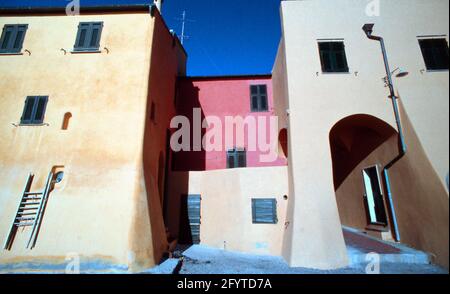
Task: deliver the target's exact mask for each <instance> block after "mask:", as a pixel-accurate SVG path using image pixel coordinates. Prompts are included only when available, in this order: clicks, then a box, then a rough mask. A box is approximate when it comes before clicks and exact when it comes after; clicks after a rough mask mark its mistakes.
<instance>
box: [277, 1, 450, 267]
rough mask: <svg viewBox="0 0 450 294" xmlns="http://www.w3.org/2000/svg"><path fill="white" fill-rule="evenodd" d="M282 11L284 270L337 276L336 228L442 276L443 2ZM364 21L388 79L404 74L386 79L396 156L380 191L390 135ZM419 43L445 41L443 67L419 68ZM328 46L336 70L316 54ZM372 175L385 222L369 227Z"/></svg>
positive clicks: (341, 260) (290, 6)
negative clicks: (393, 95) (414, 255)
mask: <svg viewBox="0 0 450 294" xmlns="http://www.w3.org/2000/svg"><path fill="white" fill-rule="evenodd" d="M378 3H379V6H377V4H378ZM281 4H282V5H281V17H282V29H283V37H282V41H281V44H280V48H279V53H278V56H277V61H276V64H275V67H274V72H273V83H274V97H275V101H276V103H277V107H276V108H277V110H278V115H279V116H280V118H284V121H285V126H286V127H287V129H288V133H289V148H290V151H289V191H290V199H291V200H290V202H289V204H288V216H287V218H288V220H290V222H291V226H290V227H289V228H288V230H287V231H286V233H285V236H284V238H285V239H284V240H285V242H284V247H283V256H284V257H285V258H286V259H287V260H288V261H289V263H290V264H291V265H293V266H307V267H317V268H334V267H340V266H343V265H345V264H346V263H347V256H346V252H345V243H344V239H343V236H342V231H341V225H346V226H350V227H353V228H357V229H360V230H363V231H366V232H367V233H369V234H371V235H374V236H378V237H379V238H383V239H387V240H393V239H395V238H397V239H399V240H398V241H400V242H402V243H404V244H407V245H410V246H412V247H415V248H418V249H421V250H423V251H426V252H429V253H431V254H432V255H433V256H435V257H436V261H437V262H438V263H439V264H441V265H444V266H446V267H448V231H449V228H448V225H449V216H448V185H447V183H446V181H447V180H446V179H447V177H448V162H449V155H448V149H449V127H448V126H449V98H448V97H449V84H448V78H449V76H448V33H449V32H448V27H449V25H448V24H449V19H448V13H447V11H448V8H449V7H448V5H449V2H448V1H445V0H431V1H420V0H418V1H409V0H398V1H383V0H382V1H373V2H371V1H359V0H339V1H326V0H299V1H283V2H282V3H281ZM369 4H370V6H369ZM373 5H375V6H373ZM378 8H379V9H378ZM366 23H373V24H375V26H374V34H375V35H378V36H382V37H384V40H385V42H386V49H387V53H388V58H389V62H390V64H391V66H392V68H391V70H394V69H396V68H398V67H399V68H401V69H402V70H403V71H407V72H408V73H409V74H408V75H407V76H406V77H402V78H395V79H394V85H395V90H396V91H397V95H398V96H399V97H400V99H399V104H400V117H401V124H402V127H403V128H404V139H405V141H406V145H407V151H406V154H405V156H403V157H402V158H401V159H399V160H398V161H397V162H395V163H394V164H393V165H392V167H390V169H389V174H390V181H389V182H390V187H389V186H388V185H387V183H386V181H385V180H383V178H384V172H383V170H384V169H385V167H386V166H387V165H388V164H389V162H390V161H392V160H393V159H394V158H396V157H397V156H398V155H399V154H400V149H399V148H398V147H397V146H398V143H399V142H398V139H399V136H398V135H397V125H396V120H395V115H394V110H393V106H392V101H391V99H390V98H389V90H388V88H386V87H385V83H384V82H383V77H385V76H386V72H385V68H384V64H383V57H382V55H381V49H380V44H379V43H378V42H374V41H372V40H369V39H368V38H367V36H366V34H365V33H364V32H363V30H362V29H361V28H362V27H363V25H364V24H366ZM422 40H439V41H440V44H442V43H445V45H446V48H444V49H443V52H444V55H445V53H446V54H447V65H446V67H447V68H446V69H443V70H431V69H427V65H426V64H425V60H424V56H423V55H422V52H421V46H420V42H421V41H422ZM444 41H445V42H444ZM330 43H331V44H332V45H331V46H336V47H334V48H338V51H339V53H337V54H342V52H344V55H339V56H344V59H342V58H341V59H340V57H339V56H337V57H332V58H335V62H336V64H331V66H330V65H326V62H328V63H330V62H331V63H332V61H328V60H324V58H325V57H324V56H325V55H323V56H321V54H328V53H327V51H325V50H333V49H329V48H330V47H325V46H330V45H328V44H330ZM335 44H338V45H335ZM322 46H324V47H322ZM323 48H328V49H323ZM331 48H333V47H331ZM345 59H346V60H345ZM321 60H322V63H321ZM336 60H337V61H336ZM340 63H342V64H340ZM345 63H346V64H345ZM330 69H331V70H330ZM333 69H337V70H336V71H335V72H333ZM396 73H397V74H398V73H400V71H399V70H397V71H396ZM394 74H395V73H394ZM399 76H404V74H402V75H399ZM374 166H376V167H377V171H378V172H377V174H378V179H376V178H377V176H376V175H375V179H372V180H376V181H379V182H380V185H381V186H380V187H381V191H380V192H381V195H380V196H381V197H382V199H383V201H382V203H381V204H380V209H381V208H382V210H384V211H385V212H387V216H386V217H387V220H386V224H375V225H373V224H372V223H374V222H373V221H371V220H370V219H369V217H372V215H371V213H370V211H368V209H367V208H366V207H365V205H366V203H365V201H364V194H365V193H366V194H367V191H365V190H364V189H365V186H364V178H363V176H364V174H363V172H364V169H366V168H369V167H374ZM366 171H367V170H366ZM389 188H390V189H389ZM389 190H390V192H391V193H388V192H389ZM389 195H390V196H391V197H389ZM366 196H367V195H366ZM390 198H392V205H391V203H390V201H389V199H390ZM392 212H394V215H392ZM372 214H374V213H372ZM375 217H376V215H375ZM395 221H396V222H397V225H395Z"/></svg>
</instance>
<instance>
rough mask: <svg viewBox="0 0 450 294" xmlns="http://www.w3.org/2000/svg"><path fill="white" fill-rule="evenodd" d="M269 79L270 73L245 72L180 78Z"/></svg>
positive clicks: (198, 79) (196, 79) (197, 79)
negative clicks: (243, 73) (241, 73)
mask: <svg viewBox="0 0 450 294" xmlns="http://www.w3.org/2000/svg"><path fill="white" fill-rule="evenodd" d="M258 78H260V79H270V78H272V74H246V75H221V76H186V77H180V79H182V80H195V81H200V80H239V79H258Z"/></svg>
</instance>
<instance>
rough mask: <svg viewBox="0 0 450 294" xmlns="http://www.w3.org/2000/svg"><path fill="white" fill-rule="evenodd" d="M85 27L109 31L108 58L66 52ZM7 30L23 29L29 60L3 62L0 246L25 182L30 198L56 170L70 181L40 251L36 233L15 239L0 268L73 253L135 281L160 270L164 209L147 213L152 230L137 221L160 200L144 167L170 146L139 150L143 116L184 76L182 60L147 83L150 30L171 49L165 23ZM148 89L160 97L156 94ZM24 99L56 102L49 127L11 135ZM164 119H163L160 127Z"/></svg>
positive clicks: (45, 18) (126, 19)
mask: <svg viewBox="0 0 450 294" xmlns="http://www.w3.org/2000/svg"><path fill="white" fill-rule="evenodd" d="M155 18H156V19H158V21H156V25H155ZM80 21H103V22H104V28H103V32H102V38H101V41H100V48H101V53H86V54H72V53H70V51H71V50H72V48H73V45H74V43H75V37H76V34H77V27H78V23H79V22H80ZM11 23H26V24H28V26H29V27H28V31H27V34H26V37H25V41H24V50H25V49H27V50H29V51H30V52H31V55H29V54H27V53H24V54H23V55H17V56H10V55H8V56H0V88H1V91H0V106H1V108H2V109H3V110H4V115H2V116H1V117H0V134H1V135H0V137H1V142H2V144H0V154H1V156H0V175H1V176H0V187H1V188H0V238H1V240H2V244H3V242H4V240H5V239H6V236H7V234H8V232H9V229H10V225H11V222H12V221H13V218H14V215H15V213H16V209H17V205H18V203H19V200H20V198H21V193H22V190H23V188H24V185H25V181H26V177H27V175H28V173H30V172H32V173H34V174H35V175H36V177H37V179H36V181H35V182H34V183H33V186H32V190H41V189H42V188H43V185H44V181H45V178H46V176H47V174H48V173H49V171H50V170H51V168H52V167H53V166H60V165H61V166H64V172H65V177H64V180H63V182H62V183H60V184H58V185H57V186H56V187H55V190H54V191H53V192H52V193H51V194H50V198H49V202H48V205H47V209H46V212H45V216H44V219H43V223H42V227H41V231H40V234H39V236H38V240H37V244H36V247H35V249H33V250H32V251H29V250H26V249H25V245H26V244H25V239H26V238H27V237H28V235H29V230H28V229H26V230H25V231H22V230H19V232H18V233H17V236H16V239H15V241H14V244H13V246H12V250H11V251H5V250H2V251H1V252H0V262H1V263H2V264H3V265H5V264H7V263H13V262H18V261H22V262H25V261H30V260H34V261H36V260H41V261H42V262H43V263H61V262H62V263H64V259H65V257H66V255H67V254H68V253H78V254H80V255H81V258H82V261H86V262H89V261H95V262H98V263H105V264H108V265H111V266H113V267H117V268H118V269H123V270H131V271H135V270H139V269H141V268H143V267H150V266H152V265H154V264H155V263H157V262H159V258H160V256H161V255H162V252H161V251H162V250H163V249H165V248H164V247H165V245H166V240H165V239H164V238H162V239H160V236H161V235H162V234H161V232H160V231H161V230H162V231H164V227H163V226H162V228H160V227H161V224H160V223H159V224H158V223H156V221H155V220H154V219H155V218H157V217H159V215H157V213H158V211H157V209H155V210H156V212H155V211H151V213H154V214H156V216H155V215H152V217H153V218H152V219H151V220H150V218H149V217H148V216H147V222H145V221H144V220H145V216H143V213H142V211H143V210H147V211H148V210H149V208H148V207H149V202H147V197H148V198H149V199H153V198H155V197H157V199H158V200H159V196H157V195H158V193H155V191H154V186H152V185H153V183H152V182H151V181H148V182H147V183H146V181H145V174H151V176H147V178H151V177H154V176H155V173H156V171H154V169H153V166H145V160H144V158H146V154H147V153H148V152H153V148H154V149H155V150H156V149H158V146H159V144H160V142H159V140H160V139H159V138H161V141H162V142H163V143H161V144H164V138H163V137H158V140H154V141H155V143H153V144H154V145H152V148H149V150H146V149H145V148H144V147H147V145H146V142H145V141H146V139H145V138H147V137H148V136H149V135H148V133H149V132H148V131H147V129H148V127H147V128H146V122H147V117H148V116H147V112H148V111H147V108H148V103H149V101H152V100H156V101H157V103H159V102H158V101H159V100H161V99H166V98H167V97H166V96H163V95H160V94H159V93H160V92H162V91H165V90H167V89H169V88H170V89H174V80H175V76H176V75H177V74H178V73H177V68H178V66H172V64H173V63H176V59H175V61H172V60H171V61H169V63H170V65H171V66H170V67H168V68H167V69H166V71H167V72H164V71H163V73H162V75H163V76H167V75H170V76H173V77H172V79H168V80H166V79H164V80H163V81H161V80H159V79H158V78H155V77H152V76H153V75H157V74H158V73H157V72H156V71H152V70H150V67H151V65H152V64H153V60H154V59H155V56H153V55H154V54H152V51H155V50H154V47H155V46H152V41H153V32H154V30H156V33H155V34H156V35H157V36H156V37H155V39H157V40H158V41H159V42H169V44H170V46H171V45H172V36H171V35H170V33H169V31H168V30H167V29H165V31H164V30H161V29H159V27H161V26H162V25H163V23H162V22H161V19H160V15H159V14H158V13H156V14H155V17H151V16H150V14H149V13H148V12H142V13H141V12H136V13H133V12H128V13H114V14H96V15H81V16H74V17H67V16H63V15H26V16H25V15H24V16H20V17H10V16H1V17H0V26H3V25H4V24H11ZM130 32H133V33H132V34H130ZM164 34H165V35H166V37H163V36H164ZM161 35H163V36H161ZM169 39H170V41H168V40H169ZM163 45H164V44H163ZM61 48H62V49H65V50H66V52H67V53H66V54H65V52H64V51H62V50H61ZM104 48H107V50H106V49H104ZM177 54H178V53H177ZM177 54H171V55H169V56H168V57H167V59H170V58H174V57H172V56H176V55H177ZM160 55H161V54H160V53H159V54H158V56H157V57H158V58H159V57H160ZM157 65H158V64H157ZM168 72H169V73H170V74H169V73H168ZM150 73H151V75H152V76H150ZM155 80H156V81H159V84H158V89H154V88H156V86H155ZM170 83H172V85H170ZM168 84H169V85H168ZM150 85H152V86H153V87H154V88H153V89H152V90H153V91H149V86H150ZM159 87H161V88H160V89H159ZM28 95H48V96H49V102H48V105H47V111H46V114H45V123H46V124H48V125H44V126H14V125H13V123H16V124H17V123H19V121H20V117H21V114H22V109H23V106H24V101H25V98H26V96H28ZM152 95H153V96H154V97H152ZM167 95H170V91H169V92H168V94H167ZM162 104H163V105H164V103H162ZM167 108H168V107H167V106H163V108H162V111H166V112H167V113H168V114H167V115H169V111H168V110H167ZM66 112H71V114H72V119H71V121H70V124H69V128H68V130H66V131H64V130H61V125H62V121H63V117H64V114H65V113H66ZM165 120H167V119H166V118H162V123H165ZM150 132H155V133H156V132H157V131H150ZM153 146H154V147H153ZM152 156H153V154H152V155H151V156H150V157H152ZM152 160H153V159H152ZM144 166H145V167H144ZM145 169H148V171H147V172H146V171H145ZM161 219H162V217H161ZM161 222H162V220H161ZM150 224H151V226H152V228H150ZM136 232H138V235H139V237H136ZM156 238H158V239H156ZM137 243H138V244H139V245H136V244H137Z"/></svg>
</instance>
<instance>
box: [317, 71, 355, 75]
mask: <svg viewBox="0 0 450 294" xmlns="http://www.w3.org/2000/svg"><path fill="white" fill-rule="evenodd" d="M322 74H323V75H350V74H352V73H351V72H349V71H337V72H324V71H323V72H322Z"/></svg>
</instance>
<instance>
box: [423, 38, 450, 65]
mask: <svg viewBox="0 0 450 294" xmlns="http://www.w3.org/2000/svg"><path fill="white" fill-rule="evenodd" d="M419 44H420V48H421V49H422V55H423V59H424V60H425V64H426V66H427V70H448V64H449V48H448V43H447V40H446V39H443V38H442V39H423V40H419Z"/></svg>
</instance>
